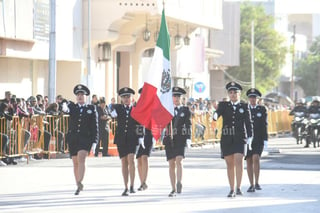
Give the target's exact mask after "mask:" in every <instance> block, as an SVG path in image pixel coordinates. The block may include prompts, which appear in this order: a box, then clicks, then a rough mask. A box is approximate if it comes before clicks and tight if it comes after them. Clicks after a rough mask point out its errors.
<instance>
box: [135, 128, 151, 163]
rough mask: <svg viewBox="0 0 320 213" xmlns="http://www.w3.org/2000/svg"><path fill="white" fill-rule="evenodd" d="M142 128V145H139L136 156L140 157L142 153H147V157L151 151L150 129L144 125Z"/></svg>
mask: <svg viewBox="0 0 320 213" xmlns="http://www.w3.org/2000/svg"><path fill="white" fill-rule="evenodd" d="M142 128H143V129H144V138H143V145H144V147H142V146H139V149H138V152H137V156H136V158H137V159H138V158H140V157H141V156H142V155H147V156H148V157H150V153H151V149H152V145H153V141H152V139H153V136H152V133H151V130H149V129H145V128H144V127H142Z"/></svg>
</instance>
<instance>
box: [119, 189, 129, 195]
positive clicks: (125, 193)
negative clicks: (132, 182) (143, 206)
mask: <svg viewBox="0 0 320 213" xmlns="http://www.w3.org/2000/svg"><path fill="white" fill-rule="evenodd" d="M128 192H129V190H128V189H125V190H124V191H123V192H122V194H121V196H129V194H128Z"/></svg>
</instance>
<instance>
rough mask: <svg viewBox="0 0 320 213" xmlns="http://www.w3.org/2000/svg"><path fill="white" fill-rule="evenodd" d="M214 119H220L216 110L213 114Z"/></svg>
mask: <svg viewBox="0 0 320 213" xmlns="http://www.w3.org/2000/svg"><path fill="white" fill-rule="evenodd" d="M212 119H213V120H214V121H216V120H217V119H218V113H216V112H214V113H213V116H212Z"/></svg>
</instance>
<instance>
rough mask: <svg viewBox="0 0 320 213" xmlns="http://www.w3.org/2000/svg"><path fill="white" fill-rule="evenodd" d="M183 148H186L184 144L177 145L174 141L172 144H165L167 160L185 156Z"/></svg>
mask: <svg viewBox="0 0 320 213" xmlns="http://www.w3.org/2000/svg"><path fill="white" fill-rule="evenodd" d="M185 149H186V146H185V145H184V144H178V145H177V144H176V143H172V144H167V145H165V150H166V156H167V161H168V160H171V159H173V158H175V157H177V156H182V157H183V158H185V156H184V154H185Z"/></svg>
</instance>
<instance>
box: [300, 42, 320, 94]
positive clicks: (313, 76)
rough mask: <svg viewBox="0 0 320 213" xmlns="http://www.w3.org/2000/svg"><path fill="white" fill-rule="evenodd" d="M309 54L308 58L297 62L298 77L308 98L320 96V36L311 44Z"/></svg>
mask: <svg viewBox="0 0 320 213" xmlns="http://www.w3.org/2000/svg"><path fill="white" fill-rule="evenodd" d="M309 52H310V54H308V56H307V57H306V58H303V59H301V60H299V61H297V68H296V76H297V78H298V79H300V80H299V81H298V82H297V83H298V84H299V85H300V86H301V87H302V88H303V90H304V92H305V94H306V96H315V95H319V88H318V85H319V81H318V79H319V72H320V71H319V70H320V36H319V37H317V38H316V40H315V41H314V42H313V43H312V44H311V47H310V49H309Z"/></svg>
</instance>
